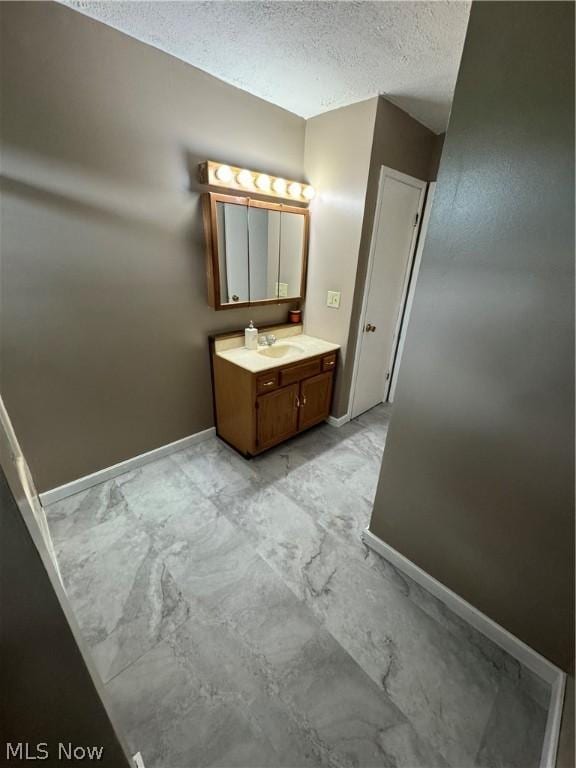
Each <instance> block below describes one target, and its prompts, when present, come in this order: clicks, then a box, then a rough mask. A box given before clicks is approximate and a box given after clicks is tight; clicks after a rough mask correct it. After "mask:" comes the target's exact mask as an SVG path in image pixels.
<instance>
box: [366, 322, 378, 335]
mask: <svg viewBox="0 0 576 768" xmlns="http://www.w3.org/2000/svg"><path fill="white" fill-rule="evenodd" d="M364 330H365V331H366V333H370V332H372V333H374V331H375V330H376V326H375V325H372V323H366V328H364Z"/></svg>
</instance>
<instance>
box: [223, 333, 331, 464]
mask: <svg viewBox="0 0 576 768" xmlns="http://www.w3.org/2000/svg"><path fill="white" fill-rule="evenodd" d="M261 333H262V334H274V335H275V337H276V341H275V342H274V343H273V344H272V345H271V346H267V345H259V347H258V349H255V350H249V349H246V347H245V346H244V332H238V333H232V334H223V335H220V336H215V337H213V338H212V339H211V340H210V346H211V360H212V381H213V388H214V410H215V417H216V433H217V435H218V436H219V437H220V438H222V439H223V440H225V441H226V442H227V443H229V444H230V445H231V446H233V447H234V448H236V450H238V451H239V452H240V453H242V454H243V455H244V456H246V457H250V456H255V455H256V454H258V453H262V451H265V450H267V449H268V448H272V446H274V445H277V444H278V443H281V442H283V441H284V440H287V439H288V438H290V437H293V436H294V435H296V434H298V433H299V432H303V431H304V430H306V429H308V428H309V427H312V426H314V425H315V424H318V423H320V422H321V421H324V420H325V419H327V418H328V416H329V415H330V405H331V401H332V390H333V384H334V375H335V370H336V361H337V350H338V349H339V346H338V344H332V343H331V342H328V341H324V340H323V339H318V338H315V337H313V336H307V335H305V334H303V333H302V326H301V325H292V326H280V327H275V328H267V329H265V330H261Z"/></svg>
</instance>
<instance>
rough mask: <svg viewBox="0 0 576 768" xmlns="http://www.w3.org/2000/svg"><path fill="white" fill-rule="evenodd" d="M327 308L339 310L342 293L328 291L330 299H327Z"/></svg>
mask: <svg viewBox="0 0 576 768" xmlns="http://www.w3.org/2000/svg"><path fill="white" fill-rule="evenodd" d="M326 306H327V307H332V309H339V307H340V291H328V298H327V299H326Z"/></svg>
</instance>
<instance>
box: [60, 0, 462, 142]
mask: <svg viewBox="0 0 576 768" xmlns="http://www.w3.org/2000/svg"><path fill="white" fill-rule="evenodd" d="M66 3H67V5H70V6H71V7H72V8H75V9H76V10H78V11H80V12H81V13H84V14H86V15H88V16H91V17H92V18H94V19H98V20H99V21H102V22H104V23H105V24H109V25H110V26H112V27H115V28H116V29H119V30H121V31H122V32H125V33H127V34H128V35H131V36H132V37H135V38H137V39H138V40H142V41H143V42H145V43H148V44H150V45H153V46H155V47H156V48H160V49H161V50H163V51H166V52H167V53H170V54H172V55H173V56H176V57H178V58H179V59H182V60H183V61H186V62H188V63H189V64H193V65H194V66H195V67H198V68H199V69H202V70H204V71H205V72H209V73H210V74H211V75H215V76H216V77H218V78H220V79H221V80H224V81H226V82H227V83H232V84H233V85H236V86H237V87H238V88H242V89H244V90H245V91H248V92H249V93H252V94H254V95H256V96H259V97H260V98H262V99H266V100H267V101H270V102H272V103H273V104H277V105H278V106H280V107H284V108H285V109H287V110H289V111H290V112H295V113H296V114H297V115H301V116H302V117H306V118H308V117H312V116H313V115H317V114H319V113H321V112H326V111H327V110H330V109H335V108H336V107H341V106H344V105H346V104H351V103H353V102H355V101H361V100H363V99H367V98H370V97H372V96H375V95H377V94H379V93H381V94H384V95H386V96H387V97H388V98H390V99H391V101H393V102H394V103H395V104H397V105H398V106H399V107H401V108H402V109H404V110H406V111H407V112H409V113H410V114H411V115H413V116H414V117H415V118H416V119H417V120H420V122H422V123H424V124H425V125H427V126H428V127H430V128H431V129H432V130H434V131H436V132H437V133H440V132H441V131H443V130H444V129H445V128H446V124H447V122H448V115H449V112H450V104H451V102H452V95H453V92H454V84H455V82H456V75H457V72H458V65H459V62H460V56H461V53H462V46H463V43H464V35H465V32H466V25H467V23H468V14H469V11H470V4H469V3H468V2H461V1H460V0H458V1H457V2H441V1H440V0H433V1H432V2H413V1H412V0H403V1H402V2H387V1H386V0H382V1H381V2H347V1H346V0H344V1H342V0H340V1H339V2H327V1H326V0H322V1H319V0H300V2H291V0H257V1H255V2H254V1H252V0H244V1H243V2H238V1H237V0H236V1H235V2H229V1H228V0H210V1H209V2H205V1H193V2H186V1H184V2H170V1H169V0H165V1H164V0H161V1H159V2H122V1H115V2H109V1H108V2H92V1H89V2H83V1H82V0H66Z"/></svg>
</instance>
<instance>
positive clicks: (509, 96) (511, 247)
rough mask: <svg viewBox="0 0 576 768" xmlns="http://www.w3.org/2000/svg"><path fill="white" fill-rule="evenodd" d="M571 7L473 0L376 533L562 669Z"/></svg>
mask: <svg viewBox="0 0 576 768" xmlns="http://www.w3.org/2000/svg"><path fill="white" fill-rule="evenodd" d="M573 35H574V6H573V4H572V3H562V2H557V3H547V2H544V3H540V2H529V3H528V2H525V3H524V2H521V3H517V2H477V3H474V4H473V6H472V12H471V18H470V23H469V28H468V34H467V38H466V43H465V47H464V55H463V59H462V63H461V67H460V73H459V77H458V82H457V87H456V93H455V99H454V103H453V107H452V114H451V118H450V124H449V127H448V131H447V135H446V142H445V146H444V152H443V156H442V162H441V165H440V172H439V176H438V186H437V190H436V195H435V200H434V205H433V209H432V216H431V221H430V227H429V230H428V238H427V243H426V246H425V249H424V254H423V259H422V268H421V271H420V276H419V279H418V284H417V288H416V294H415V301H414V306H413V311H412V316H411V320H410V325H409V328H408V334H407V340H406V347H405V351H404V356H403V361H402V367H401V369H400V375H399V382H398V388H397V391H396V397H395V403H394V410H393V414H392V420H391V425H390V431H389V435H388V442H387V446H386V450H385V453H384V459H383V465H382V472H381V476H380V482H379V485H378V490H377V495H376V501H375V506H374V512H373V517H372V521H371V523H370V529H371V531H372V532H373V533H374V534H376V535H377V536H379V537H380V538H381V539H383V540H384V541H386V542H387V543H388V544H389V545H391V546H392V547H394V548H395V549H397V550H398V551H400V552H401V553H402V554H403V555H405V556H406V557H408V558H410V559H411V560H413V561H414V562H416V563H417V564H418V565H419V566H420V567H422V568H423V569H425V570H426V571H428V573H430V574H432V575H433V576H434V577H436V578H437V579H438V580H440V581H441V582H442V583H444V584H445V585H447V586H448V587H449V588H450V589H452V590H454V591H455V592H457V593H458V594H460V595H462V596H463V597H464V598H465V599H466V600H468V601H469V602H471V603H472V604H473V605H475V606H476V607H477V608H479V609H480V610H481V611H483V612H484V613H486V614H487V615H488V616H490V617H491V618H493V619H494V620H495V621H497V622H499V623H500V624H502V625H503V626H504V627H506V628H507V629H508V630H510V631H511V632H512V633H514V634H515V635H517V636H518V637H520V638H521V639H522V640H524V641H525V642H526V643H528V644H529V645H530V646H532V647H533V648H535V649H536V650H538V651H540V652H541V653H542V654H543V655H545V656H546V657H548V658H549V659H551V660H552V661H554V662H556V663H557V664H558V665H560V666H561V667H563V668H564V669H569V668H570V667H571V666H572V664H573V654H574V646H573V637H574V623H573V622H574V614H573V606H574V386H573V378H574V37H573Z"/></svg>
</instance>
